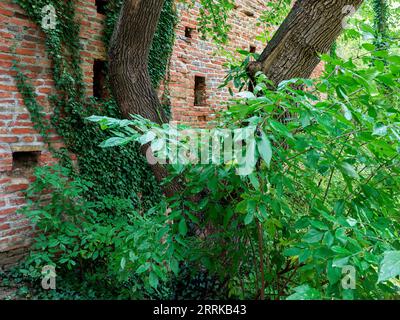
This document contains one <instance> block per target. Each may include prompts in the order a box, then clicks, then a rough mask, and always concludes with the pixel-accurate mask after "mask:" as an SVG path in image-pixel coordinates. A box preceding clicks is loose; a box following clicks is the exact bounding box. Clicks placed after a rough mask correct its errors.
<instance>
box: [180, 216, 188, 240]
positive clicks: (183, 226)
mask: <svg viewBox="0 0 400 320" xmlns="http://www.w3.org/2000/svg"><path fill="white" fill-rule="evenodd" d="M178 228H179V233H180V234H181V235H182V236H186V234H187V232H188V227H187V224H186V220H185V219H184V218H182V220H181V221H180V222H179V227H178Z"/></svg>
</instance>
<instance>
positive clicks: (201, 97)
mask: <svg viewBox="0 0 400 320" xmlns="http://www.w3.org/2000/svg"><path fill="white" fill-rule="evenodd" d="M194 82H195V83H194V105H195V106H205V105H206V91H207V86H206V78H205V77H199V76H196V77H195V79H194Z"/></svg>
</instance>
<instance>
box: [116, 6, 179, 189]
mask: <svg viewBox="0 0 400 320" xmlns="http://www.w3.org/2000/svg"><path fill="white" fill-rule="evenodd" d="M163 4H164V0H125V1H124V4H123V6H122V8H121V13H120V16H119V19H118V22H117V24H116V26H115V29H114V33H113V36H112V38H111V43H110V52H109V59H110V68H109V77H110V84H111V89H112V91H113V94H114V97H115V99H116V101H117V102H118V105H119V107H120V110H121V113H122V115H123V116H124V117H125V118H130V115H133V114H139V115H141V116H143V117H144V118H147V119H149V120H151V121H153V122H155V123H159V124H161V123H165V122H168V117H167V116H166V114H165V112H164V110H163V108H162V105H161V103H160V101H159V99H158V96H157V94H156V92H155V90H154V88H153V86H152V84H151V80H150V75H149V72H148V57H149V52H150V48H151V44H152V42H153V38H154V33H155V31H156V29H157V24H158V21H159V18H160V13H161V10H162V7H163ZM148 148H149V146H148V145H146V146H143V148H142V153H143V154H144V155H147V150H148ZM151 169H152V171H153V173H154V176H155V178H156V179H157V180H158V181H159V182H161V181H162V180H163V179H164V178H165V177H166V176H167V174H168V172H167V170H166V169H165V168H164V167H163V166H162V165H160V164H154V165H151ZM177 190H179V185H178V184H177V183H171V184H169V185H168V186H166V187H165V188H164V192H165V194H166V195H167V196H171V195H173V194H174V193H175V192H176V191H177Z"/></svg>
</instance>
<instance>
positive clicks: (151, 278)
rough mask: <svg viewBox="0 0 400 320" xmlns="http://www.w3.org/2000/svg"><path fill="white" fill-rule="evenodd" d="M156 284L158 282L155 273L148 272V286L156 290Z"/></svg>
mask: <svg viewBox="0 0 400 320" xmlns="http://www.w3.org/2000/svg"><path fill="white" fill-rule="evenodd" d="M158 282H159V280H158V276H157V274H156V273H155V272H153V271H152V272H150V276H149V283H150V286H152V287H153V288H155V289H157V287H158Z"/></svg>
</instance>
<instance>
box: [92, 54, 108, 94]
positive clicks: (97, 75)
mask: <svg viewBox="0 0 400 320" xmlns="http://www.w3.org/2000/svg"><path fill="white" fill-rule="evenodd" d="M93 96H94V97H95V98H98V99H105V98H107V97H108V90H107V86H106V62H105V61H103V60H94V62H93Z"/></svg>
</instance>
